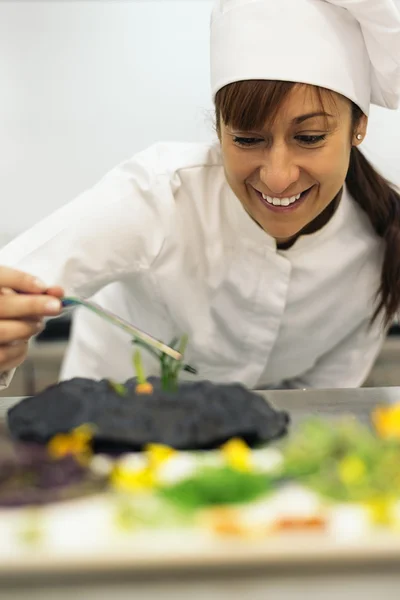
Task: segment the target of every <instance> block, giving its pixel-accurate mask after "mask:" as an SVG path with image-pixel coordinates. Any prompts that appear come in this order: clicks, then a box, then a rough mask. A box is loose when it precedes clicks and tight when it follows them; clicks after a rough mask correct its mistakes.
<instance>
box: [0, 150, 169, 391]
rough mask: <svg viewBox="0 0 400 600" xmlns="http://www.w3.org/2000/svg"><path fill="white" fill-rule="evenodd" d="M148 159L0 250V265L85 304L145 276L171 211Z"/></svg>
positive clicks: (2, 378)
mask: <svg viewBox="0 0 400 600" xmlns="http://www.w3.org/2000/svg"><path fill="white" fill-rule="evenodd" d="M143 155H144V157H145V158H144V159H143ZM151 158H152V157H151V153H148V152H147V154H146V151H145V153H142V154H140V155H137V156H136V157H134V158H133V159H132V160H131V161H128V162H127V163H125V164H123V165H121V166H120V167H117V168H116V169H114V170H113V171H111V172H110V173H109V174H108V175H107V176H106V177H104V178H103V179H102V180H101V181H100V182H99V183H98V184H97V185H96V186H95V187H93V188H92V189H91V190H89V191H87V192H85V193H84V194H82V195H81V196H79V197H78V198H76V199H75V200H74V201H72V202H71V203H69V204H67V205H66V206H64V207H63V208H61V209H60V210H58V211H57V212H55V213H54V214H52V215H50V216H49V217H47V218H46V219H44V220H43V221H41V222H39V223H38V224H37V225H35V226H34V227H32V229H30V230H28V231H27V232H26V233H23V234H22V235H20V236H19V237H17V238H16V239H15V240H14V241H12V242H11V243H10V244H8V245H7V246H6V247H5V248H3V249H1V250H0V265H6V266H11V267H15V268H18V269H21V270H23V271H26V272H28V273H31V274H32V275H35V276H37V277H39V278H40V279H42V280H43V281H44V282H45V283H46V284H48V285H61V286H62V287H64V289H65V292H66V294H68V295H71V294H76V295H81V296H84V297H91V296H93V295H94V294H95V293H96V292H97V291H99V290H100V289H102V288H103V287H105V286H107V285H108V284H110V283H112V282H114V281H116V280H118V279H120V278H123V277H124V276H128V275H129V274H132V275H134V274H135V273H138V272H142V271H143V270H145V269H147V268H149V267H150V266H151V264H152V262H153V261H154V260H155V259H156V258H157V256H158V254H159V253H160V251H161V248H162V246H163V242H164V239H165V236H166V233H167V231H168V228H169V226H170V223H171V222H172V221H173V207H174V198H173V194H172V190H171V184H170V180H169V177H168V176H167V175H166V174H163V173H161V174H160V173H156V172H155V171H152V169H151ZM149 165H150V166H149ZM11 378H12V373H2V374H1V373H0V386H2V387H6V386H7V385H8V384H9V382H10V381H11Z"/></svg>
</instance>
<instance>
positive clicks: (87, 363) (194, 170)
mask: <svg viewBox="0 0 400 600" xmlns="http://www.w3.org/2000/svg"><path fill="white" fill-rule="evenodd" d="M211 85H212V94H213V98H214V102H215V109H216V129H217V133H218V140H217V141H216V142H215V143H210V144H205V143H203V144H186V143H176V144H171V143H158V144H156V145H154V146H152V147H151V148H149V149H146V150H144V151H143V152H140V153H139V154H137V155H135V156H134V157H133V158H131V159H130V160H127V161H126V162H124V163H123V164H121V165H120V166H118V167H117V168H115V169H114V170H112V171H111V172H110V173H109V174H108V175H106V176H105V177H104V178H103V179H102V180H101V181H100V182H99V183H98V184H97V185H96V186H95V187H94V188H93V189H90V190H88V191H86V192H85V193H83V194H82V195H81V196H79V197H78V198H77V199H76V200H74V201H73V202H71V203H70V204H68V205H67V206H65V207H64V208H62V209H61V210H58V211H57V212H56V213H55V214H53V215H51V216H50V217H48V218H47V219H45V220H44V221H43V222H41V223H39V224H38V225H36V226H35V227H33V228H32V229H31V230H30V231H28V232H26V233H25V234H23V235H21V236H20V237H19V238H17V239H16V240H15V241H13V242H12V243H11V244H9V245H8V246H7V247H6V248H4V249H3V250H2V251H1V252H0V264H1V265H3V268H2V269H1V270H0V286H1V287H2V291H3V293H2V295H1V297H0V343H1V348H0V371H1V373H2V374H1V383H2V385H3V386H6V385H7V384H8V382H9V381H10V378H11V377H12V373H13V369H14V368H15V367H16V366H17V365H18V364H20V363H21V361H22V360H23V358H24V356H25V353H26V341H27V339H29V337H30V336H31V335H33V334H34V333H35V332H36V331H38V330H39V329H40V327H41V326H42V319H43V318H44V317H47V316H54V315H57V314H59V312H60V301H59V298H60V296H61V295H62V294H63V291H64V292H65V293H67V294H68V295H70V294H75V295H81V296H84V297H87V298H92V297H93V298H94V299H95V300H96V301H97V302H98V303H99V304H101V305H102V306H104V307H106V308H108V309H109V310H112V311H114V312H115V313H117V314H118V315H120V316H122V317H124V318H125V319H127V320H129V321H130V322H131V323H133V324H135V325H136V326H138V327H140V328H141V329H144V330H145V331H147V332H148V333H151V334H152V335H154V336H155V337H157V338H159V339H161V340H163V341H165V342H167V343H168V342H169V341H170V340H171V339H172V338H174V337H176V336H180V335H182V334H187V335H188V337H189V345H188V349H187V354H186V358H187V360H188V361H189V362H190V363H191V364H193V365H194V366H196V367H197V369H198V371H199V377H201V378H205V379H210V380H213V381H216V382H229V381H238V382H241V383H243V384H245V385H246V386H249V387H251V388H279V387H281V388H282V387H283V388H297V387H301V388H305V387H310V388H332V387H353V386H359V385H361V384H362V383H363V381H364V380H365V378H366V376H367V375H368V373H369V371H370V369H371V366H372V365H373V363H374V361H375V359H376V356H377V354H378V353H379V350H380V348H381V345H382V342H383V340H384V337H385V334H386V330H387V327H388V325H389V324H390V322H391V321H392V319H393V317H394V316H395V314H396V310H397V306H398V303H399V300H400V197H399V195H398V194H397V192H396V191H395V190H394V189H393V187H392V186H390V185H389V184H388V183H387V182H386V181H385V180H384V179H383V178H382V177H381V176H380V175H379V174H378V173H377V172H376V171H375V170H374V168H373V167H372V166H371V165H370V164H369V163H368V161H367V160H366V158H365V157H364V156H363V154H362V151H361V150H360V148H359V147H360V145H361V144H362V142H363V140H364V138H365V136H366V132H367V123H368V113H369V110H370V105H371V103H373V104H376V105H379V106H383V107H386V108H387V109H395V108H397V106H398V102H399V97H400V16H399V11H398V9H397V7H396V5H395V3H394V1H393V0H358V1H356V2H354V0H329V1H324V0H279V2H276V0H219V1H217V2H216V4H215V7H214V10H213V14H212V19H211ZM149 118H150V117H149ZM38 278H39V279H40V280H41V281H43V282H45V283H41V282H40V281H38ZM48 286H53V287H50V288H49V287H48ZM55 286H61V287H55ZM61 288H62V289H61ZM46 290H47V292H48V293H47V294H44V292H45V291H46ZM17 291H23V292H25V293H24V294H17V293H16V292H17ZM143 358H144V360H145V368H146V370H147V373H148V374H155V375H157V374H158V368H159V366H158V364H157V362H156V361H155V360H154V359H153V358H152V357H151V356H148V355H146V354H145V352H144V353H143ZM73 376H85V377H91V378H102V377H112V378H113V379H115V380H125V379H126V378H128V377H130V376H132V364H131V344H130V340H129V337H128V336H127V335H126V334H125V333H123V332H120V331H118V330H116V329H115V328H113V327H111V326H110V325H109V324H108V323H104V322H102V321H101V320H100V319H99V317H98V316H97V315H95V314H91V313H89V312H84V310H82V311H81V312H77V313H76V316H75V319H74V326H73V332H72V338H71V341H70V344H69V348H68V352H67V356H66V359H65V362H64V365H63V369H62V378H71V377H73ZM187 376H188V377H189V375H187Z"/></svg>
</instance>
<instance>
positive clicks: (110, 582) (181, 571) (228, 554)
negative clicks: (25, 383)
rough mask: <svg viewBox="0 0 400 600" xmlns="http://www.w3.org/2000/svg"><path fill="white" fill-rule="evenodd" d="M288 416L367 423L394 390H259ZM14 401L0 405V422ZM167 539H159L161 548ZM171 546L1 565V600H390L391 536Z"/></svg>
mask: <svg viewBox="0 0 400 600" xmlns="http://www.w3.org/2000/svg"><path fill="white" fill-rule="evenodd" d="M260 393H262V395H263V396H264V397H266V398H267V399H268V400H269V401H270V402H272V404H274V405H275V406H276V407H277V408H281V409H285V410H288V411H289V412H290V414H291V417H292V422H293V427H296V424H298V423H299V422H300V421H301V420H302V419H303V418H305V417H306V416H309V415H310V414H318V415H320V416H323V417H326V418H329V419H336V418H338V417H339V416H342V415H343V414H344V413H347V414H352V415H354V416H356V417H357V418H358V419H361V420H362V421H367V420H368V416H369V413H370V410H371V409H372V408H373V407H374V406H376V405H377V404H378V403H381V402H395V401H400V388H394V387H392V388H370V389H368V388H361V389H357V390H327V391H321V390H309V391H267V392H260ZM17 401H18V398H1V399H0V419H1V418H4V415H5V412H6V410H7V409H8V407H9V406H11V405H13V404H15V403H16V402H17ZM0 518H4V517H0ZM166 541H167V540H166ZM196 544H197V543H195V544H191V545H190V546H189V547H187V548H186V550H185V547H184V542H183V546H181V547H180V541H179V540H175V541H174V543H172V544H170V543H169V542H168V541H167V544H166V546H167V548H168V550H167V551H165V550H164V548H163V547H162V546H161V547H159V552H158V553H157V556H151V555H147V556H146V552H145V550H143V553H141V549H140V548H138V547H137V546H136V547H133V546H129V545H128V546H126V547H124V548H119V549H118V551H111V550H110V552H108V553H106V554H104V553H103V554H101V553H99V555H96V556H93V555H92V556H87V557H85V556H83V555H82V556H80V557H72V559H71V557H69V558H67V559H66V560H64V561H63V559H62V557H61V558H60V557H58V558H55V557H40V556H36V557H32V556H31V557H29V556H28V557H27V558H26V560H25V561H24V560H23V559H22V560H19V561H15V562H14V563H13V562H12V560H11V561H10V563H9V565H8V567H7V565H4V568H1V565H0V598H3V597H4V598H8V597H11V596H12V597H13V598H14V599H15V600H25V599H26V600H27V599H28V598H29V599H30V600H36V599H37V600H38V599H39V598H40V600H49V599H50V598H51V599H52V600H53V599H55V598H57V600H66V599H70V598H71V599H72V598H76V597H82V598H83V597H84V598H85V600H94V599H96V600H106V599H107V600H108V599H109V598H112V599H113V600H125V599H128V598H129V599H130V598H131V597H140V598H141V600H150V599H153V598H155V597H157V595H160V596H161V597H163V598H165V599H167V600H169V599H171V600H172V599H174V600H183V599H185V600H187V598H188V597H191V599H192V600H200V598H203V597H204V596H206V595H208V596H209V597H210V598H212V599H213V600H214V599H217V598H218V599H221V600H227V599H228V598H229V599H230V600H236V599H237V600H239V598H240V599H241V600H243V599H247V598H249V599H250V598H251V600H261V599H262V600H264V599H265V598H267V597H274V600H281V599H285V600H292V599H293V600H294V599H296V600H301V599H302V598H307V600H310V599H313V598H315V599H317V598H318V599H320V598H323V599H324V600H331V599H333V598H345V599H347V598H351V599H352V600H354V599H357V598H363V599H364V600H367V599H369V598H371V599H372V598H374V599H375V598H376V597H377V596H378V595H379V594H383V593H384V596H385V600H398V598H399V589H400V568H399V567H400V534H398V535H394V534H378V535H377V536H376V537H374V538H373V539H368V540H367V541H363V540H361V541H358V542H355V541H354V542H349V541H347V542H338V541H334V540H326V539H325V538H324V539H322V537H321V535H320V534H304V533H303V534H290V535H289V534H288V535H285V536H282V537H281V536H279V538H278V537H275V538H274V537H271V538H268V539H267V540H265V541H264V540H263V541H262V542H258V541H257V542H255V541H250V540H236V539H229V540H217V541H215V540H208V541H207V540H206V541H205V540H202V541H201V542H199V544H198V548H197V545H196Z"/></svg>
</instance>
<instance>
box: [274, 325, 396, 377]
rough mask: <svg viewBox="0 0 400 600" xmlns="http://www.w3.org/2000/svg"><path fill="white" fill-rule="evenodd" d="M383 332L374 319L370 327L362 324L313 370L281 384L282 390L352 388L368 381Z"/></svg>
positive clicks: (379, 348)
mask: <svg viewBox="0 0 400 600" xmlns="http://www.w3.org/2000/svg"><path fill="white" fill-rule="evenodd" d="M385 337H386V332H385V330H384V327H383V325H382V321H381V320H380V319H379V318H378V319H376V321H375V322H374V323H373V325H370V322H369V321H365V322H363V323H362V324H361V325H360V326H359V327H357V329H355V330H354V331H353V332H351V333H350V334H349V335H348V336H347V337H346V338H345V339H344V340H342V342H341V343H340V344H338V345H337V346H335V347H334V348H333V349H332V350H330V351H329V352H327V353H326V354H324V355H323V356H322V357H321V358H320V359H319V360H318V361H317V363H316V364H315V366H314V367H313V368H312V369H310V370H309V371H307V372H306V373H304V375H302V376H301V377H297V378H295V379H292V380H290V381H287V382H285V383H286V385H285V387H286V388H296V389H298V388H301V389H306V388H317V389H329V388H355V387H360V386H361V385H362V384H363V383H364V381H365V380H366V378H367V377H368V375H369V373H370V371H371V369H372V367H373V365H374V363H375V360H376V358H377V356H378V354H379V352H380V350H381V348H382V345H383V342H384V340H385Z"/></svg>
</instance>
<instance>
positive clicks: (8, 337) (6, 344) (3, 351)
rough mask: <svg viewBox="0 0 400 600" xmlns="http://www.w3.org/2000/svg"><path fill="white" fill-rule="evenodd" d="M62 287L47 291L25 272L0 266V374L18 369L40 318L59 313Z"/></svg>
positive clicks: (40, 329)
mask: <svg viewBox="0 0 400 600" xmlns="http://www.w3.org/2000/svg"><path fill="white" fill-rule="evenodd" d="M63 295H64V292H63V290H62V288H60V287H53V288H48V287H47V286H46V285H45V284H43V283H42V282H41V281H39V280H38V279H35V278H34V277H32V276H31V275H28V274H27V273H23V272H22V271H17V270H16V269H11V268H9V267H1V266H0V372H4V371H9V370H10V369H13V368H15V367H18V366H19V365H20V364H21V363H22V362H23V361H24V360H25V358H26V355H27V352H28V341H29V339H30V338H31V337H32V336H33V335H36V334H37V333H40V331H42V330H43V329H44V323H43V318H44V317H52V316H56V315H58V314H60V312H61V308H62V307H61V302H60V300H59V298H61V297H62V296H63Z"/></svg>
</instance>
